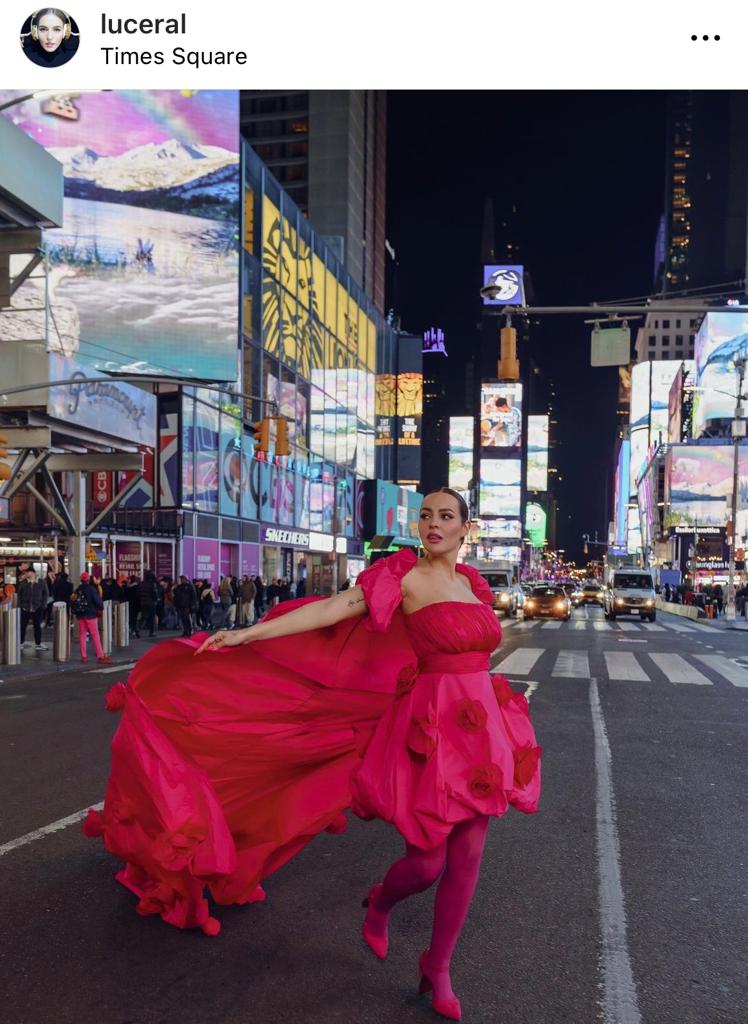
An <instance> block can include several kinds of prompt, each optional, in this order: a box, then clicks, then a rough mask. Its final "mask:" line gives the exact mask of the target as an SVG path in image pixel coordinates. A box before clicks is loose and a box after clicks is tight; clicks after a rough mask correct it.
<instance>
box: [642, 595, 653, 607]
mask: <svg viewBox="0 0 748 1024" xmlns="http://www.w3.org/2000/svg"><path fill="white" fill-rule="evenodd" d="M644 603H645V605H646V606H647V608H651V607H652V605H653V604H654V601H653V600H652V598H651V597H648V598H647V600H646V601H645V602H644Z"/></svg>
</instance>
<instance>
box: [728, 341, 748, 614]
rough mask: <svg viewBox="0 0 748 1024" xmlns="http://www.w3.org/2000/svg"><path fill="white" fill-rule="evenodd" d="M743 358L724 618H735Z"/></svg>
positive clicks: (737, 403)
mask: <svg viewBox="0 0 748 1024" xmlns="http://www.w3.org/2000/svg"><path fill="white" fill-rule="evenodd" d="M745 365H746V360H745V359H736V360H735V369H736V370H737V372H738V393H737V395H736V397H735V418H734V419H733V421H732V438H733V453H732V533H731V535H730V573H729V576H728V578H727V600H726V602H725V619H726V620H728V621H731V620H734V619H735V614H736V610H735V548H736V546H737V545H736V541H737V531H738V522H737V519H738V486H739V483H740V439H741V438H742V437H745V434H746V430H745V420H744V419H743V399H744V398H746V397H748V396H746V395H744V394H743V380H744V378H745Z"/></svg>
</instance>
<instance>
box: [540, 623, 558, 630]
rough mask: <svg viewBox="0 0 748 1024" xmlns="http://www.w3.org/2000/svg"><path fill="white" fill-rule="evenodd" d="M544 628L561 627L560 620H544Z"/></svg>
mask: <svg viewBox="0 0 748 1024" xmlns="http://www.w3.org/2000/svg"><path fill="white" fill-rule="evenodd" d="M543 629H561V623H560V622H544V623H543Z"/></svg>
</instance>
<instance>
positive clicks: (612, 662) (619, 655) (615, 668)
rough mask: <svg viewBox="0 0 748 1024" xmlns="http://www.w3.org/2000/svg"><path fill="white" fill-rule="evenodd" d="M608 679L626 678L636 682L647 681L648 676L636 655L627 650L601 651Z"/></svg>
mask: <svg viewBox="0 0 748 1024" xmlns="http://www.w3.org/2000/svg"><path fill="white" fill-rule="evenodd" d="M603 655H604V657H605V665H606V667H607V669H608V678H609V679H626V680H629V681H636V682H649V676H648V675H647V673H646V672H645V671H644V669H643V668H642V667H641V665H640V664H639V662H638V661H637V660H636V656H635V655H633V654H629V653H628V652H627V651H603Z"/></svg>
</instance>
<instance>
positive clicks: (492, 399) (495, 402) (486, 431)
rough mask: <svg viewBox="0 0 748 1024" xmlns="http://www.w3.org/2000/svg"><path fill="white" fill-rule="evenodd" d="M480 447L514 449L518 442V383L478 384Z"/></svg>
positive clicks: (520, 412) (520, 406)
mask: <svg viewBox="0 0 748 1024" xmlns="http://www.w3.org/2000/svg"><path fill="white" fill-rule="evenodd" d="M480 390H481V400H480V409H481V412H480V446H481V448H482V449H486V448H494V449H506V450H516V449H518V448H519V447H520V446H521V445H522V385H521V384H490V383H484V384H482V385H481V389H480Z"/></svg>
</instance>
